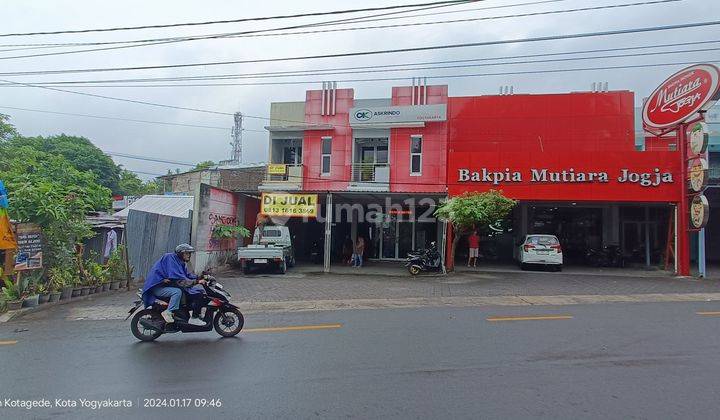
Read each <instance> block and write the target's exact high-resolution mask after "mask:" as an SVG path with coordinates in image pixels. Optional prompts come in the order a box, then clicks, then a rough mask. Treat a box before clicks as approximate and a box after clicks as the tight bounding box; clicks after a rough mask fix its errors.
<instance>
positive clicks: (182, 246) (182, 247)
mask: <svg viewBox="0 0 720 420" xmlns="http://www.w3.org/2000/svg"><path fill="white" fill-rule="evenodd" d="M181 252H195V248H193V247H192V246H190V245H188V244H180V245H178V246H176V247H175V253H176V254H180V253H181Z"/></svg>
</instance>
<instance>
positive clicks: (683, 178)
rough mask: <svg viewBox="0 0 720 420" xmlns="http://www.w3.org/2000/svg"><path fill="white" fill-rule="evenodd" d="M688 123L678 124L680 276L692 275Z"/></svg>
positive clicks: (678, 254) (678, 244) (678, 255)
mask: <svg viewBox="0 0 720 420" xmlns="http://www.w3.org/2000/svg"><path fill="white" fill-rule="evenodd" d="M686 131H687V124H680V125H679V126H678V136H677V137H678V147H679V148H680V159H681V162H680V203H679V204H678V212H677V214H678V222H677V233H676V235H677V256H676V258H677V259H678V265H677V270H678V272H677V274H678V275H680V276H689V275H690V230H689V229H690V220H689V218H690V215H689V214H688V199H687V196H688V185H687V184H688V175H687V166H688V163H687V155H688V150H687V149H688V147H687V141H686V137H687V136H686Z"/></svg>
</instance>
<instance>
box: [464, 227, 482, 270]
mask: <svg viewBox="0 0 720 420" xmlns="http://www.w3.org/2000/svg"><path fill="white" fill-rule="evenodd" d="M479 254H480V235H478V234H477V230H473V231H472V232H471V233H470V236H468V261H467V266H468V267H470V264H471V263H472V266H473V267H477V258H478V255H479Z"/></svg>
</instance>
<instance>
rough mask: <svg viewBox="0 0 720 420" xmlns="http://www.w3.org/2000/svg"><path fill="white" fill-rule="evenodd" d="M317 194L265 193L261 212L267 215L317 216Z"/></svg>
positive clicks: (261, 203) (261, 202)
mask: <svg viewBox="0 0 720 420" xmlns="http://www.w3.org/2000/svg"><path fill="white" fill-rule="evenodd" d="M317 207H318V196H317V194H287V193H263V195H262V200H261V201H260V213H262V214H264V215H267V216H285V217H317Z"/></svg>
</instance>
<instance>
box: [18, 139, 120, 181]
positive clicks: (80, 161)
mask: <svg viewBox="0 0 720 420" xmlns="http://www.w3.org/2000/svg"><path fill="white" fill-rule="evenodd" d="M11 143H14V144H12V146H14V147H19V146H27V147H31V148H33V149H35V150H37V151H42V152H46V153H49V154H52V155H57V156H62V157H64V158H65V159H66V160H67V161H68V162H70V164H71V165H72V166H74V167H75V168H77V170H78V171H80V172H91V173H93V174H94V175H95V176H96V179H97V182H98V183H99V184H100V185H102V186H103V187H106V188H109V189H110V190H111V191H112V192H113V193H117V192H118V183H119V181H120V167H119V166H118V165H116V164H115V162H113V160H112V159H111V158H110V156H108V155H106V154H105V153H104V152H103V151H102V150H100V149H99V148H97V147H96V146H95V145H94V144H92V142H90V140H88V139H86V138H85V137H77V136H68V135H65V134H60V135H57V136H51V137H31V138H23V137H18V138H16V139H15V140H14V141H12V142H11Z"/></svg>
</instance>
